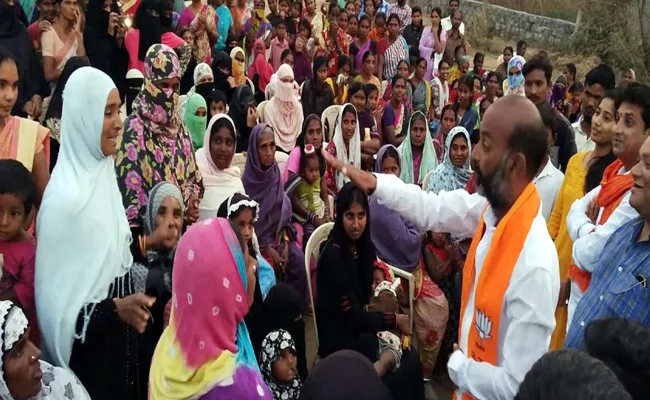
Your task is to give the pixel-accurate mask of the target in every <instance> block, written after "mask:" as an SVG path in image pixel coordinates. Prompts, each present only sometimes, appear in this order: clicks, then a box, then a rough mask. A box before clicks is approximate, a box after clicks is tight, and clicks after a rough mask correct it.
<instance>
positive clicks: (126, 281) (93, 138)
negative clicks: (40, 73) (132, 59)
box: [35, 67, 155, 400]
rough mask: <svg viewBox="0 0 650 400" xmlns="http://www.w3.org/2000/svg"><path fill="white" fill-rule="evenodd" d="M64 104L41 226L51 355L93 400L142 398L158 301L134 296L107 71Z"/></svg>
mask: <svg viewBox="0 0 650 400" xmlns="http://www.w3.org/2000/svg"><path fill="white" fill-rule="evenodd" d="M63 98H64V100H63V112H62V118H61V148H60V151H59V159H58V162H57V164H56V167H55V168H54V171H53V172H52V178H51V179H50V183H49V184H48V186H47V189H46V190H45V194H44V197H43V202H42V203H41V209H40V212H39V215H38V220H37V227H38V228H37V236H38V246H37V249H36V276H35V296H36V310H37V315H38V317H39V318H38V323H39V326H40V328H41V331H42V332H43V333H44V334H43V347H44V348H43V350H44V356H45V359H46V360H47V361H49V362H51V363H52V364H54V365H56V366H61V367H70V368H71V369H72V370H73V371H74V372H75V374H76V375H77V377H78V378H79V379H80V380H81V382H82V383H83V384H84V386H85V387H86V389H87V390H88V393H89V394H90V396H91V397H92V398H93V399H95V400H102V399H107V400H108V399H116V398H120V399H141V398H142V396H146V390H147V377H146V376H144V377H142V376H140V373H139V367H140V364H141V363H140V362H139V360H138V340H139V338H138V334H137V333H138V332H143V331H144V330H145V328H146V326H147V322H148V320H149V313H148V310H147V309H148V308H149V307H151V306H152V305H153V303H154V301H155V298H152V297H149V296H146V295H144V294H142V293H139V294H132V293H134V291H133V285H132V282H131V276H130V269H131V265H132V263H133V257H132V255H131V250H130V245H131V243H132V240H131V231H130V229H129V224H128V221H127V218H126V213H125V210H124V206H123V204H122V196H121V195H120V190H119V188H118V185H117V180H116V178H115V166H114V161H113V156H114V155H115V153H116V152H117V141H118V136H119V134H120V132H121V129H122V122H121V118H120V114H119V113H120V96H119V93H118V91H117V89H116V88H115V85H114V84H113V81H112V80H111V78H110V77H109V76H108V75H106V74H104V73H103V72H101V71H99V70H97V69H94V68H92V67H83V68H80V69H78V70H77V71H75V72H74V73H73V74H72V75H71V76H70V79H69V80H68V83H67V85H66V87H65V89H64V93H63ZM150 359H151V355H149V360H150ZM147 362H149V361H147Z"/></svg>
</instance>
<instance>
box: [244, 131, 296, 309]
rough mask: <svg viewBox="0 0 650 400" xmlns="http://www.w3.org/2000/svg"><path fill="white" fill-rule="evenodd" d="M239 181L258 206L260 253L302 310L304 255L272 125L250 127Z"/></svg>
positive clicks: (257, 225) (257, 228)
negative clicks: (298, 299)
mask: <svg viewBox="0 0 650 400" xmlns="http://www.w3.org/2000/svg"><path fill="white" fill-rule="evenodd" d="M242 182H243V183H244V189H245V190H246V193H247V194H248V196H250V197H251V198H252V199H253V200H255V201H256V202H257V203H258V204H259V206H260V216H261V217H262V218H260V219H259V220H258V221H257V222H256V223H255V231H256V233H257V238H258V240H259V243H260V249H261V251H262V255H264V258H266V260H267V261H269V263H270V264H271V266H273V269H274V270H275V273H276V275H277V276H278V280H279V281H285V282H286V283H289V284H290V285H291V286H293V287H294V288H295V289H296V291H297V292H298V293H299V294H300V297H301V301H302V302H303V306H304V308H303V309H304V310H305V311H306V310H307V277H306V274H305V256H304V254H303V252H302V250H301V249H300V248H299V247H298V244H297V243H296V239H297V235H296V231H295V229H294V228H293V225H292V224H291V214H292V212H291V201H290V200H289V198H288V197H287V195H286V194H285V193H284V185H283V184H282V177H281V176H280V169H279V168H278V163H277V162H276V161H275V141H274V133H273V129H272V128H270V127H269V126H268V125H266V124H259V125H257V126H255V128H253V132H252V133H251V138H250V141H249V143H248V155H247V157H246V166H245V167H244V175H243V176H242Z"/></svg>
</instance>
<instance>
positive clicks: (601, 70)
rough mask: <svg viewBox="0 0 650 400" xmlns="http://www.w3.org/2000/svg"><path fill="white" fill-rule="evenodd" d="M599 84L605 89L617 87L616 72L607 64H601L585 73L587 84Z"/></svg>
mask: <svg viewBox="0 0 650 400" xmlns="http://www.w3.org/2000/svg"><path fill="white" fill-rule="evenodd" d="M595 84H599V85H600V86H602V87H603V88H604V89H605V90H612V89H614V88H615V87H616V74H614V71H612V68H611V67H610V66H609V65H607V64H600V65H599V66H597V67H596V68H594V69H592V70H591V71H589V72H587V75H585V86H591V85H595Z"/></svg>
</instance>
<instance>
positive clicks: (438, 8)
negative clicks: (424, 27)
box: [429, 7, 442, 40]
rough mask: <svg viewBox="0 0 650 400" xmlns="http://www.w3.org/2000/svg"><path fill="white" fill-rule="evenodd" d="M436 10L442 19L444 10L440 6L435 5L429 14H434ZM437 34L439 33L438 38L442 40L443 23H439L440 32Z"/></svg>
mask: <svg viewBox="0 0 650 400" xmlns="http://www.w3.org/2000/svg"><path fill="white" fill-rule="evenodd" d="M434 12H435V13H437V14H438V17H439V18H440V19H441V20H442V10H441V9H440V7H433V10H431V13H430V14H429V15H431V14H433V13H434ZM436 34H437V35H438V40H440V35H441V34H442V24H438V32H436Z"/></svg>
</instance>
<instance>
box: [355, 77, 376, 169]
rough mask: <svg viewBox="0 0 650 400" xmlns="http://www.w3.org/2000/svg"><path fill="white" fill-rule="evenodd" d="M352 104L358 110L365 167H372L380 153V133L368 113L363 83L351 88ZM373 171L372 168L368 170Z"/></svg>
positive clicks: (370, 114) (362, 156)
mask: <svg viewBox="0 0 650 400" xmlns="http://www.w3.org/2000/svg"><path fill="white" fill-rule="evenodd" d="M349 93H350V102H351V103H352V105H353V106H354V108H355V109H356V110H357V115H358V116H359V133H360V134H361V158H362V161H363V165H364V166H371V165H372V164H373V162H374V160H373V156H374V155H375V154H377V151H379V147H380V146H381V145H380V143H379V132H378V131H377V124H376V123H375V118H374V117H373V115H372V113H371V112H370V111H368V109H367V107H366V105H367V104H368V101H367V96H366V92H365V89H364V86H363V84H362V83H361V82H354V83H352V85H351V86H350V91H349ZM368 169H371V168H368Z"/></svg>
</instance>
